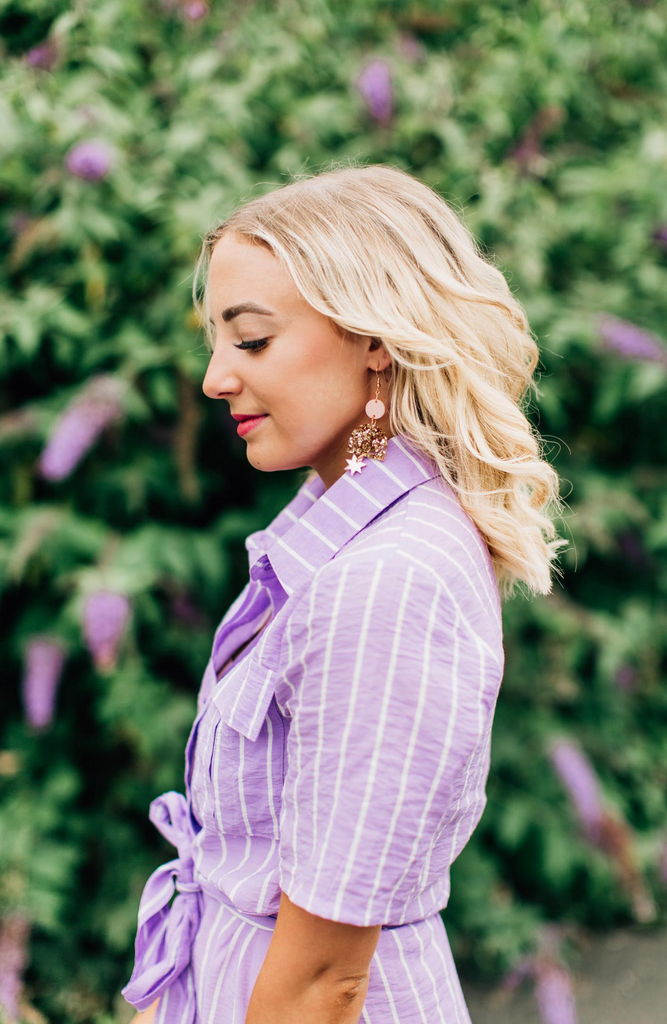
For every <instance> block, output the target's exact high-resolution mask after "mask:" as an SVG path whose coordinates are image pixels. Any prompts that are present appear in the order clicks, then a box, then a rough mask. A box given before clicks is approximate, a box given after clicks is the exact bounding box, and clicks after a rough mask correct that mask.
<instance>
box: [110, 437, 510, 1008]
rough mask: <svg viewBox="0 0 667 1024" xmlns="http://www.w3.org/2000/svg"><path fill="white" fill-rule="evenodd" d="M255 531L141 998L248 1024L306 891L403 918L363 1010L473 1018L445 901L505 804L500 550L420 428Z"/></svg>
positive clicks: (157, 899) (383, 916)
mask: <svg viewBox="0 0 667 1024" xmlns="http://www.w3.org/2000/svg"><path fill="white" fill-rule="evenodd" d="M246 548H247V550H248V554H249V568H250V572H249V576H250V578H249V580H248V583H247V584H246V586H245V587H244V589H243V591H242V592H241V594H240V595H239V596H238V598H237V599H236V600H235V601H234V603H233V604H232V606H231V607H230V608H229V610H228V612H227V613H226V615H225V617H224V618H223V620H222V622H221V623H220V625H219V627H218V629H217V631H216V634H215V638H214V641H213V646H212V650H211V656H210V659H209V661H208V664H207V666H206V670H205V672H204V676H203V680H202V685H201V690H200V693H199V698H198V708H197V716H196V718H195V722H194V724H193V727H192V732H191V734H190V738H189V740H188V743H187V747H186V753H185V795H183V794H181V793H175V792H170V793H165V794H163V795H162V796H160V797H157V799H156V800H154V801H153V803H152V804H151V809H150V818H151V820H152V821H153V822H154V824H155V825H156V826H157V828H158V829H159V830H160V831H161V832H162V833H163V835H164V836H166V837H167V839H168V840H169V841H170V842H171V843H173V845H174V847H175V848H176V851H177V856H176V857H175V858H174V859H173V860H171V861H169V862H168V863H167V864H164V865H162V866H161V867H159V868H157V870H156V871H155V872H154V873H153V874H152V875H151V876H150V878H149V879H148V881H147V883H146V886H145V889H144V892H143V895H142V897H141V902H140V907H139V926H138V931H137V939H136V958H135V965H134V970H133V972H132V977H131V978H130V981H129V982H128V984H127V985H126V986H125V988H124V989H123V995H124V996H125V998H126V999H127V1001H128V1002H129V1003H131V1004H132V1005H133V1006H134V1007H136V1009H138V1010H144V1009H146V1008H147V1007H148V1006H150V1005H151V1003H153V1002H154V1001H155V999H156V998H157V997H158V996H160V997H161V998H160V1002H159V1005H158V1012H157V1015H156V1018H155V1024H244V1020H245V1014H246V1009H247V1006H248V1002H249V1000H250V996H251V993H252V989H253V986H254V983H255V980H256V978H257V975H258V973H259V970H260V968H261V966H262V962H263V960H264V957H265V955H266V952H267V949H268V946H269V943H270V941H271V935H272V933H273V928H274V926H275V922H276V914H277V911H278V907H279V903H280V893H281V890H284V891H285V892H286V893H287V895H288V896H289V898H290V899H291V900H292V901H293V902H294V903H296V904H298V905H299V906H300V907H303V908H305V909H306V910H308V911H310V912H311V913H313V914H317V915H319V916H320V917H324V918H328V919H330V920H334V921H343V922H346V923H348V924H356V925H373V924H381V925H382V926H383V927H382V931H381V933H380V939H379V942H378V946H377V949H376V952H375V954H374V956H373V959H372V962H371V967H370V981H369V986H368V993H367V997H366V1002H365V1005H364V1008H363V1010H362V1013H361V1017H360V1020H361V1021H364V1022H366V1024H413V1022H414V1024H470V1017H469V1015H468V1011H467V1009H466V1005H465V1001H464V998H463V994H462V991H461V987H460V984H459V979H458V976H457V972H456V968H455V965H454V962H453V959H452V955H451V952H450V947H449V942H448V939H447V934H446V931H445V926H444V923H443V920H442V917H441V916H440V914H439V911H440V910H441V909H442V908H443V907H445V906H446V905H447V901H448V898H449V886H450V880H449V869H450V865H451V864H452V862H453V861H454V860H455V859H456V857H457V856H458V855H459V853H460V852H461V850H462V849H463V847H464V846H465V845H466V843H467V842H468V839H469V838H470V836H471V834H472V832H473V830H474V829H475V827H476V825H477V823H478V821H479V819H480V817H481V814H482V811H483V810H484V805H485V803H486V795H485V783H486V779H487V775H488V770H489V754H490V741H491V725H492V721H493V714H494V709H495V704H496V698H497V695H498V691H499V688H500V684H501V680H502V675H503V668H504V650H503V638H502V619H501V606H500V597H499V592H498V588H497V584H496V580H495V576H494V573H493V569H492V565H491V560H490V557H489V553H488V549H487V547H486V545H485V543H484V541H483V540H482V538H481V535H480V534H479V532H478V530H477V528H476V527H475V525H474V523H473V522H472V520H471V519H470V517H469V516H468V515H467V514H466V513H465V512H464V511H463V509H462V508H461V505H460V503H459V501H458V498H457V496H456V494H455V493H454V491H453V490H452V489H451V487H450V486H449V485H448V484H446V483H445V482H444V481H443V480H442V478H441V477H440V475H439V473H438V470H437V466H436V465H435V463H434V462H432V461H431V460H430V459H427V458H426V457H425V456H424V455H423V454H421V453H420V452H418V450H417V449H416V448H415V447H414V446H413V445H412V444H411V443H410V442H409V441H408V439H407V438H406V437H405V436H403V435H398V436H396V437H392V438H390V439H389V445H388V450H387V456H386V459H385V461H384V462H378V461H376V460H372V459H367V460H366V464H365V467H364V469H363V471H362V472H361V473H359V474H356V475H354V476H351V475H349V474H348V473H346V474H344V475H343V476H342V477H340V478H339V479H338V480H337V481H336V482H335V483H334V484H333V485H332V486H331V487H330V488H329V489H328V490H327V491H326V492H325V491H324V484H323V483H322V480H321V478H320V477H319V476H318V477H316V478H314V479H313V480H311V481H310V482H309V483H304V484H303V485H302V486H301V487H300V489H299V491H298V493H297V494H296V496H295V497H294V498H293V499H292V501H290V503H289V504H288V505H287V506H286V507H285V508H284V509H283V510H282V512H280V513H279V515H278V516H276V518H275V519H274V520H273V522H272V523H271V524H270V525H269V526H268V527H267V529H266V530H258V531H256V532H255V533H252V534H250V536H249V537H248V538H247V540H246ZM269 617H270V621H269V623H268V625H266V626H265V628H264V629H260V630H259V632H258V633H257V630H258V629H259V627H260V626H261V625H262V623H263V622H264V621H265V620H266V619H267V618H269ZM256 633H257V635H255V634H256ZM249 638H252V639H251V640H250V643H249V644H248V646H247V647H246V648H245V650H243V651H242V652H241V654H240V655H239V657H238V658H237V659H236V660H235V661H234V662H233V663H232V665H231V667H230V668H228V669H227V671H224V672H222V676H221V678H220V679H218V678H217V677H218V675H219V674H220V669H221V667H222V666H224V665H225V662H226V661H227V660H228V659H229V656H230V654H232V652H234V651H236V650H237V649H238V648H239V646H240V645H241V644H243V643H244V642H245V641H247V640H248V639H249ZM175 890H176V893H177V895H176V898H175V899H174V900H173V901H172V900H171V897H172V895H173V894H174V891H175Z"/></svg>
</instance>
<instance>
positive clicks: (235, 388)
mask: <svg viewBox="0 0 667 1024" xmlns="http://www.w3.org/2000/svg"><path fill="white" fill-rule="evenodd" d="M242 387H243V385H242V383H241V381H240V379H239V377H238V375H237V374H235V373H234V372H233V371H232V370H231V368H230V367H229V366H227V367H225V366H224V365H223V362H222V359H221V358H220V356H219V355H218V357H217V358H216V354H215V352H214V353H213V355H212V356H211V358H210V361H209V364H208V367H207V368H206V373H205V375H204V380H203V383H202V391H203V392H204V394H205V395H206V397H207V398H228V397H229V396H230V395H238V394H239V393H240V391H241V389H242Z"/></svg>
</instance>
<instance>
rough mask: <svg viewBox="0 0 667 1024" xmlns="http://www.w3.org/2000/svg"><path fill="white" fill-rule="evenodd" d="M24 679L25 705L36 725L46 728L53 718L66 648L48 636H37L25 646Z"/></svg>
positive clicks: (35, 727)
mask: <svg viewBox="0 0 667 1024" xmlns="http://www.w3.org/2000/svg"><path fill="white" fill-rule="evenodd" d="M24 661H25V666H24V674H23V683H22V687H21V689H22V696H23V708H24V712H25V716H26V719H27V721H28V723H29V724H30V725H31V726H32V728H33V729H45V728H46V727H47V726H49V725H50V724H51V722H52V721H53V711H54V707H55V701H56V693H57V691H58V684H59V682H60V676H61V674H62V669H63V664H64V662H65V649H64V648H63V646H62V644H60V643H59V642H58V641H57V640H53V639H51V638H50V637H47V636H36V637H33V638H32V639H31V640H30V641H29V643H28V645H27V647H26V650H25V659H24Z"/></svg>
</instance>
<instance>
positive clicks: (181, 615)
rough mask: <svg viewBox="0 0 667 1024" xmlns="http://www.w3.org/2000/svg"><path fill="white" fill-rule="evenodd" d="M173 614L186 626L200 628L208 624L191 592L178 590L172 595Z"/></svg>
mask: <svg viewBox="0 0 667 1024" xmlns="http://www.w3.org/2000/svg"><path fill="white" fill-rule="evenodd" d="M171 614H172V615H173V616H174V618H175V619H177V620H178V621H179V622H182V623H183V624H184V625H186V626H192V627H193V628H196V629H198V628H199V627H203V626H205V625H206V618H205V616H204V615H203V614H202V612H201V609H200V608H198V607H197V605H196V604H195V602H194V601H193V600H192V598H191V597H190V595H189V594H187V593H185V592H184V591H177V592H175V593H174V594H172V595H171Z"/></svg>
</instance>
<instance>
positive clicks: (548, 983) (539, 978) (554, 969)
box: [535, 961, 577, 1024]
mask: <svg viewBox="0 0 667 1024" xmlns="http://www.w3.org/2000/svg"><path fill="white" fill-rule="evenodd" d="M535 1001H536V1003H537V1009H538V1012H539V1015H540V1020H541V1021H542V1024H577V1007H576V1004H575V1001H574V995H573V993H572V985H571V982H570V975H569V972H568V971H567V970H566V969H565V967H562V966H561V965H560V964H557V963H553V962H550V961H538V964H537V970H536V979H535Z"/></svg>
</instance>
